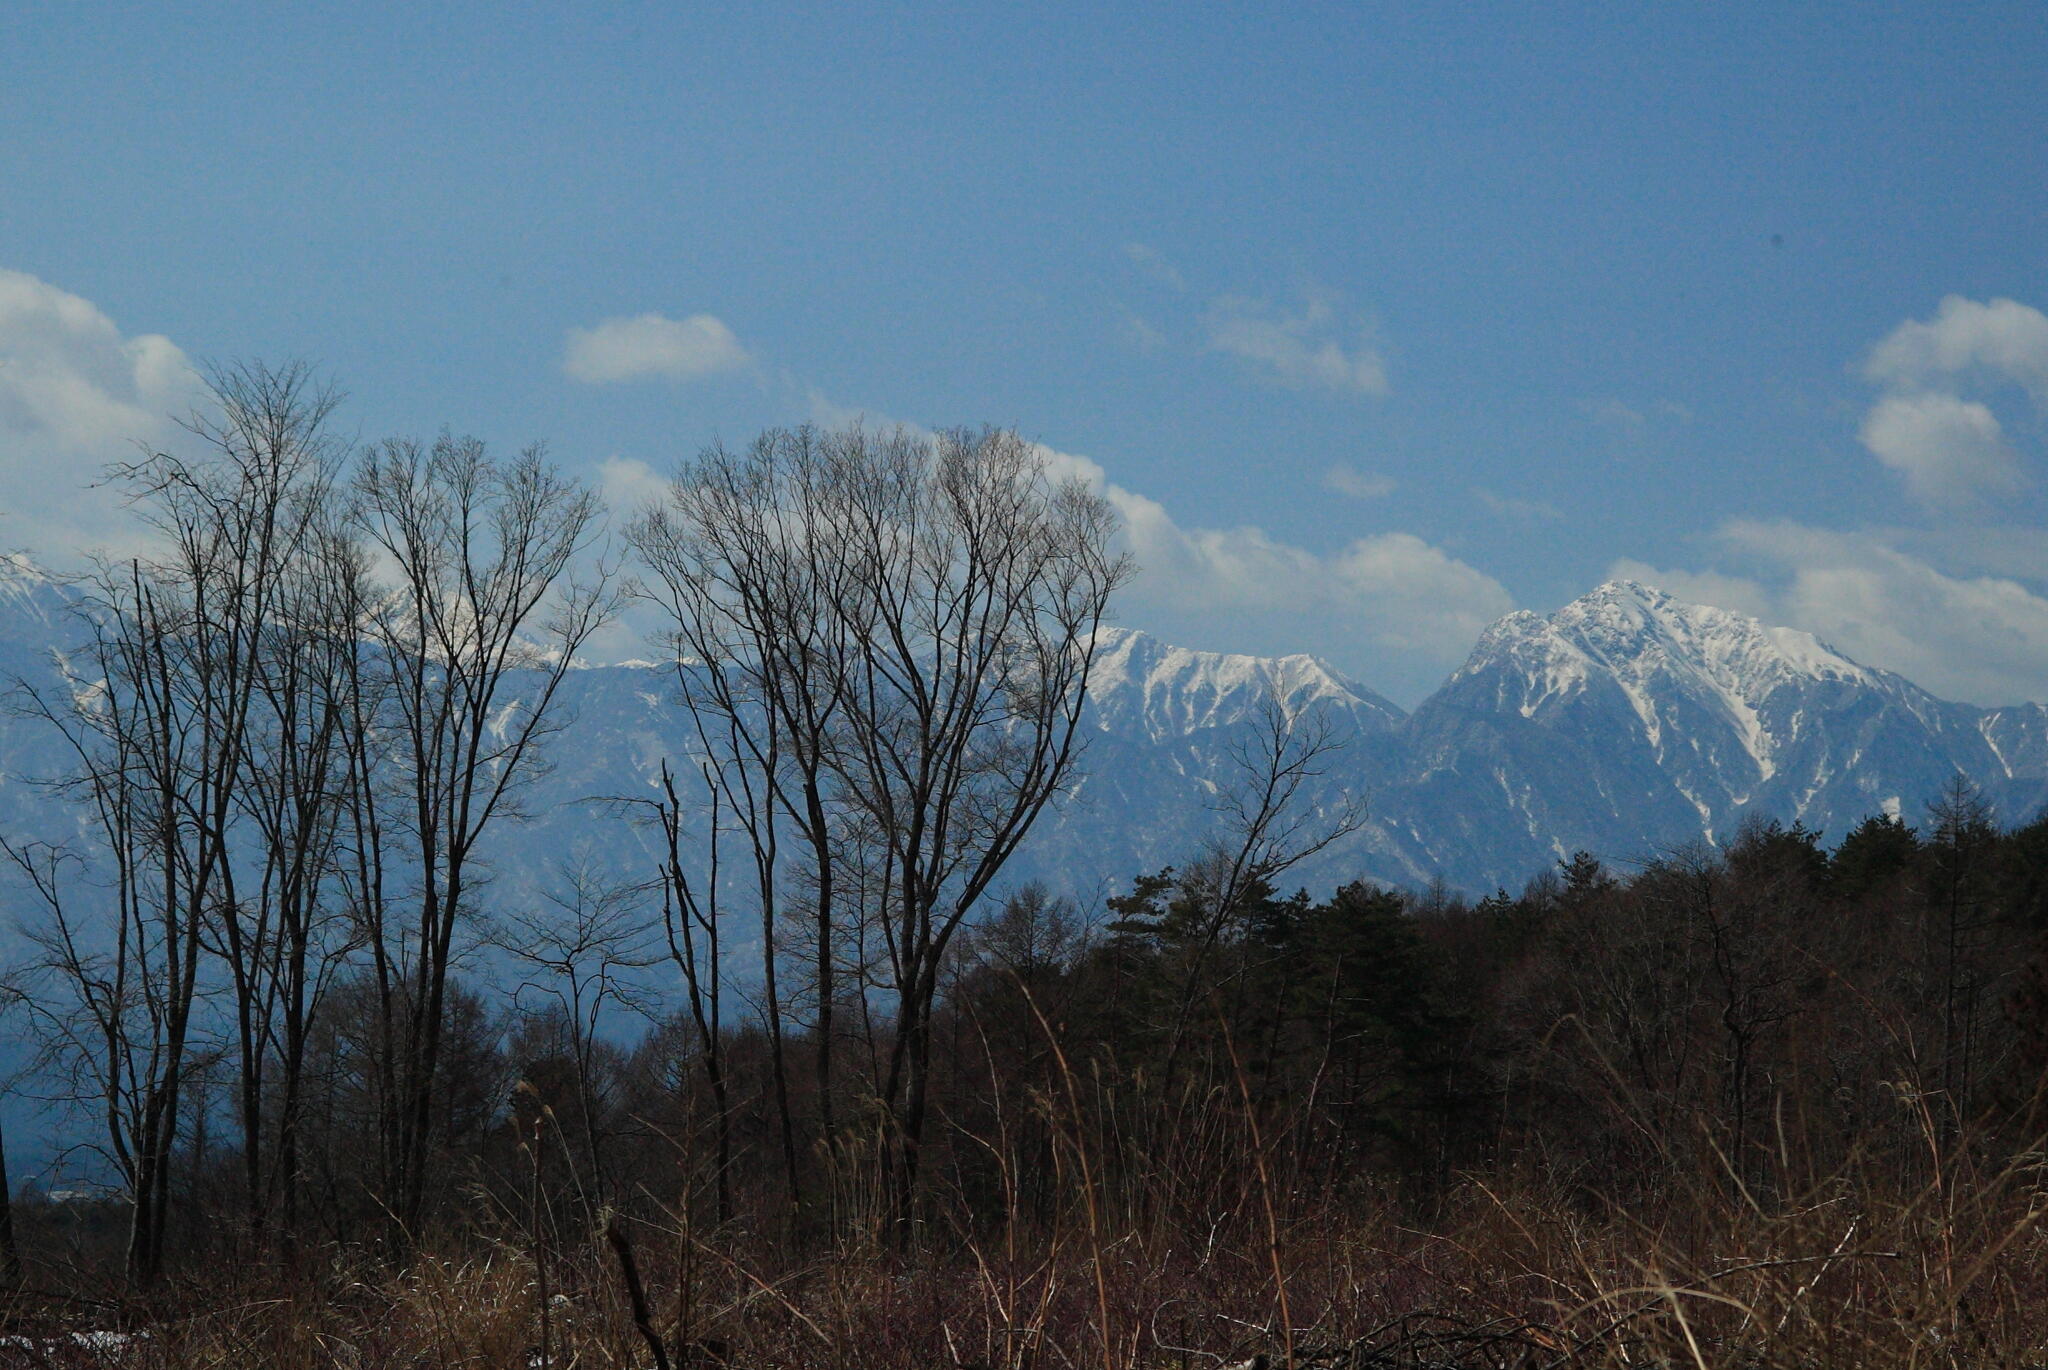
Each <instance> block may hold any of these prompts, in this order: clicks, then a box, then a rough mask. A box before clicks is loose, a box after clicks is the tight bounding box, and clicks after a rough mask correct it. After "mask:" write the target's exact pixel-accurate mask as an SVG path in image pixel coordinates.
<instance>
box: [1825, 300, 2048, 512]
mask: <svg viewBox="0 0 2048 1370" xmlns="http://www.w3.org/2000/svg"><path fill="white" fill-rule="evenodd" d="M1863 374H1864V376H1865V377H1866V378H1867V379H1869V380H1870V381H1872V382H1873V383H1875V384H1876V385H1878V386H1880V387H1881V389H1882V393H1881V394H1880V395H1879V397H1878V399H1877V401H1876V403H1875V404H1873V405H1872V406H1871V410H1870V413H1869V414H1868V415H1867V416H1866V417H1865V419H1864V421H1863V427H1862V432H1861V434H1860V436H1861V438H1862V441H1863V445H1864V446H1865V447H1867V448H1869V449H1870V452H1871V454H1872V455H1873V456H1875V457H1876V458H1877V459H1878V460H1879V461H1881V462H1883V463H1884V464H1885V465H1886V466H1888V467H1890V468H1891V469H1892V470H1894V471H1897V472H1899V473H1900V474H1901V475H1903V476H1904V477H1905V479H1906V488H1907V489H1908V490H1909V491H1910V492H1911V493H1912V494H1913V496H1914V497H1915V498H1916V499H1919V500H1921V501H1922V502H1924V503H1927V504H1931V505H1951V506H1964V505H1969V504H1972V503H1973V502H1975V501H1976V500H1978V499H1979V498H1981V497H1983V496H1986V495H2001V494H2012V493H2015V492H2017V491H2019V490H2021V489H2023V488H2025V486H2026V484H2027V482H2026V479H2025V476H2024V475H2023V473H2022V471H2021V467H2020V462H2019V457H2018V455H2017V454H2016V453H2015V452H2014V451H2013V449H2012V447H2011V446H2010V444H2008V442H2007V441H2006V436H2005V429H2004V427H2003V425H2002V424H2001V423H2000V421H1999V418H1998V415H1997V414H1996V413H1995V412H1993V410H1992V409H1991V407H1990V405H1989V404H1987V403H1985V402H1984V399H1983V398H1982V397H1974V398H1973V397H1968V396H1966V394H1965V389H1964V388H1965V386H1966V384H1973V385H1974V387H1975V388H1977V389H1980V390H1984V391H1985V393H1986V394H1989V393H1990V392H1991V391H1993V390H1995V389H1996V388H1997V387H1998V386H2000V385H2015V386H2018V387H2020V388H2021V389H2023V390H2025V391H2026V392H2027V393H2028V394H2029V395H2031V396H2032V397H2033V400H2034V403H2035V404H2036V405H2037V406H2048V315H2044V314H2042V313H2041V311H2040V310H2038V309H2035V308H2033V307H2031V306H2029V305H2024V304H2020V303H2019V302H2017V301H2015V300H2004V299H1999V300H1989V301H1984V302H1979V301H1976V300H1967V299H1964V298H1963V297H1961V296H1959V295H1950V296H1949V297H1948V298H1946V299H1944V300H1943V301H1942V302H1941V306H1940V308H1939V309H1937V310H1936V311H1935V316H1934V317H1933V318H1932V319H1928V320H1918V319H1909V320H1907V321H1906V322H1905V323H1902V324H1900V325H1899V326H1898V327H1897V328H1895V329H1893V330H1892V331H1891V332H1890V333H1889V334H1888V335H1886V336H1885V338H1884V339H1883V340H1882V341H1880V342H1879V343H1878V344H1877V346H1875V347H1873V348H1872V349H1871V351H1870V356H1869V357H1868V358H1866V359H1865V361H1864V364H1863Z"/></svg>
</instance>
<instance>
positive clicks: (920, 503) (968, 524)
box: [632, 426, 1128, 1218]
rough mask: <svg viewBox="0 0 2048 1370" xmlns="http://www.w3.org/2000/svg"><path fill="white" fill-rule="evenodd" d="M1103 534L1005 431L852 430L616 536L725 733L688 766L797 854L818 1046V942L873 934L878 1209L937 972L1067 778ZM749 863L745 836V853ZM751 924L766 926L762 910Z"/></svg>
mask: <svg viewBox="0 0 2048 1370" xmlns="http://www.w3.org/2000/svg"><path fill="white" fill-rule="evenodd" d="M1114 529H1115V519H1114V516H1113V514H1112V513H1111V511H1110V508H1109V506H1108V504H1107V502H1106V501H1104V500H1103V499H1102V498H1101V497H1100V496H1099V495H1097V494H1095V493H1093V492H1092V491H1090V490H1088V489H1087V488H1086V487H1085V486H1084V485H1083V484H1082V483H1080V482H1078V481H1061V480H1057V479H1055V478H1053V477H1052V476H1051V475H1050V474H1049V473H1048V471H1047V464H1046V458H1045V455H1044V453H1043V451H1042V449H1039V448H1036V447H1034V446H1033V445H1032V444H1030V443H1027V442H1025V441H1024V440H1023V439H1021V438H1019V437H1018V436H1017V435H1016V434H1015V433H1012V432H1008V431H1003V430H995V429H990V430H984V431H981V432H978V433H969V432H957V433H945V434H939V435H937V436H935V437H926V436H924V435H920V434H915V433H912V432H910V431H907V430H902V429H898V430H895V431H891V432H886V433H870V432H868V431H866V430H865V429H863V428H861V427H859V426H855V427H850V428H846V429H842V430H837V431H831V432H823V433H820V432H815V431H812V430H800V431H798V432H796V433H770V434H767V435H764V436H763V437H762V439H760V440H759V441H758V442H756V443H755V444H754V445H753V446H752V447H751V448H750V449H749V450H748V451H747V453H745V454H744V455H738V456H736V455H734V454H731V453H728V452H725V451H724V450H722V449H713V450H712V451H711V452H708V453H706V454H705V456H704V457H703V458H701V459H700V460H699V461H698V462H697V463H695V464H694V465H692V466H688V467H686V468H685V469H684V470H683V471H682V472H681V473H680V475H679V476H678V478H677V480H676V482H675V484H674V486H673V488H672V490H671V492H670V496H669V499H668V501H667V502H666V503H665V504H664V505H663V506H661V507H660V508H657V509H655V510H652V511H649V512H648V513H647V514H646V515H645V516H643V517H642V518H641V519H640V520H639V522H638V523H636V524H635V525H634V530H633V534H632V537H633V541H634V543H635V545H636V547H637V548H638V549H639V551H640V553H641V555H642V557H643V558H644V559H645V560H646V561H647V562H648V564H649V565H650V566H651V567H652V568H653V569H654V571H655V572H656V574H657V581H658V583H659V585H660V587H661V590H662V596H663V603H664V605H665V607H667V608H668V610H669V611H670V614H671V616H672V620H673V622H674V624H675V628H676V636H677V641H678V645H679V646H680V647H682V648H684V649H685V654H687V655H688V656H690V657H692V658H695V660H694V661H693V662H691V663H690V664H689V665H688V666H687V667H686V668H685V672H684V678H685V700H686V702H688V703H689V704H690V705H691V708H692V710H693V713H695V714H696V716H697V717H698V718H699V720H700V727H705V728H706V729H707V732H708V731H710V730H712V729H716V730H719V731H720V732H722V733H723V734H724V735H725V736H726V737H728V738H737V739H738V740H739V743H740V745H739V746H737V747H735V746H732V745H729V744H728V745H726V746H724V747H722V748H716V749H713V751H714V760H715V761H719V762H722V763H724V764H725V765H727V766H728V767H730V768H732V769H734V770H735V771H736V772H737V773H738V778H737V779H736V780H735V781H734V782H733V783H738V784H744V785H759V786H762V787H764V788H765V789H766V791H767V792H768V794H769V796H770V797H771V798H772V800H773V808H774V815H773V820H772V821H770V822H769V823H767V824H766V825H764V829H763V831H764V833H765V835H767V836H768V837H769V838H770V840H771V843H772V839H773V835H774V832H775V831H776V826H777V824H779V823H781V822H786V823H787V824H788V825H789V826H790V828H791V830H793V831H795V832H797V833H799V834H801V835H802V837H803V839H804V841H805V845H806V847H807V849H808V851H809V853H810V855H811V862H810V868H809V870H808V872H807V877H808V878H807V880H806V881H805V885H804V888H803V896H804V897H805V898H806V899H807V900H809V901H811V904H812V907H813V908H814V909H815V910H816V912H817V920H818V921H817V925H816V933H815V937H816V943H817V945H816V948H815V951H816V955H817V957H818V966H819V973H818V975H817V977H816V978H817V980H818V984H817V985H816V986H815V989H816V991H817V1002H818V1004H819V1009H818V1012H819V1017H820V1021H821V1026H822V1027H823V1028H824V1029H825V1030H826V1032H829V1021H830V1020H829V1014H830V1005H831V1003H832V1000H833V997H834V990H833V987H832V985H831V982H830V978H829V977H830V974H831V967H832V957H833V947H834V945H835V944H836V943H837V942H838V941H839V940H840V939H841V938H842V937H844V936H846V935H848V934H847V929H848V928H849V927H850V926H852V925H854V924H856V923H859V922H862V921H865V923H866V925H867V926H871V927H873V928H874V929H875V930H876V931H877V932H878V934H879V940H880V942H881V944H882V948H883V955H884V960H885V963H886V970H885V974H886V980H887V984H888V990H889V993H890V995H891V998H892V1008H893V1011H894V1012H893V1022H892V1024H891V1025H890V1044H889V1047H888V1051H887V1062H886V1065H885V1066H884V1067H883V1068H882V1071H881V1075H880V1078H879V1080H878V1082H877V1083H878V1093H879V1094H880V1096H881V1102H882V1103H883V1105H884V1106H885V1108H886V1109H887V1111H888V1115H889V1117H890V1118H891V1120H892V1124H893V1126H892V1131H893V1138H894V1146H893V1148H892V1161H891V1169H892V1176H891V1192H892V1195H893V1198H894V1202H895V1204H896V1206H897V1210H898V1216H899V1218H907V1216H908V1214H909V1207H910V1203H911V1199H912V1197H913V1195H914V1192H915V1186H916V1180H917V1170H918V1156H919V1147H920V1144H921V1141H922V1137H923V1133H924V1125H925V1118H926V1113H927V1107H928V1099H927V1090H928V1074H929V1064H930V1059H931V1009H932V1003H933V999H934V996H935V995H936V993H937V989H938V984H939V972H940V969H941V964H942V962H943V959H944V957H945V954H946V950H947V948H948V946H949V945H950V943H951V941H952V938H953V936H954V934H955V933H956V932H957V931H958V930H959V928H960V926H961V923H962V922H963V921H964V920H965V919H966V917H967V916H968V914H969V913H970V912H971V911H972V910H973V908H974V907H975V906H976V904H977V903H978V901H979V900H980V899H981V897H982V895H983V894H984V893H986V892H987V890H988V888H989V886H990V884H991V882H993V881H994V879H995V878H996V875H997V874H998V872H999V871H1000V870H1001V869H1002V867H1003V864H1004V863H1005V862H1006V861H1007V860H1008V859H1009V857H1010V856H1011V855H1012V854H1013V853H1014V852H1015V851H1016V849H1017V846H1018V844H1019V843H1021V842H1022V841H1023V839H1024V837H1025V835H1026V834H1027V833H1028V832H1029V831H1030V828H1031V826H1032V824H1033V822H1034V821H1035V820H1036V819H1037V817H1038V815H1039V814H1040V813H1041V812H1043V810H1044V808H1045V806H1046V805H1047V804H1048V803H1049V802H1050V801H1051V800H1052V798H1053V797H1054V796H1055V795H1056V794H1058V793H1059V792H1060V791H1061V790H1062V789H1063V788H1064V787H1065V785H1066V783H1067V782H1068V780H1069V779H1070V777H1071V773H1072V768H1073V765H1074V763H1075V760H1076V757H1077V755H1078V750H1079V749H1078V742H1079V724H1080V718H1081V708H1082V701H1083V698H1084V695H1085V692H1086V688H1087V682H1088V677H1089V672H1090V669H1091V667H1092V665H1093V661H1094V651H1095V637H1096V629H1097V627H1098V626H1099V624H1100V623H1101V620H1102V615H1103V613H1104V611H1105V610H1106V608H1107V605H1108V601H1109V597H1110V595H1111V593H1112V592H1113V591H1114V589H1115V588H1116V586H1117V585H1118V584H1119V583H1120V582H1121V581H1122V580H1123V579H1124V578H1125V576H1126V574H1127V572H1128V566H1127V563H1126V562H1125V561H1124V560H1123V559H1122V558H1120V557H1118V556H1117V555H1116V554H1115V553H1114V552H1113V551H1112V550H1111V548H1110V543H1111V538H1112V534H1113V532H1114ZM707 724H708V726H707ZM862 841H864V842H865V843H866V844H867V845H868V846H869V847H870V848H871V850H870V851H869V852H867V853H866V854H865V855H863V856H862V857H861V858H860V860H859V861H858V862H857V863H856V864H858V865H859V866H860V868H861V869H863V870H864V871H865V872H866V873H867V874H868V876H869V878H865V879H863V880H862V881H861V882H860V886H859V893H860V898H861V900H862V902H863V903H864V904H866V905H867V907H865V908H863V909H860V910H855V911H853V912H852V913H851V914H847V915H842V914H841V913H840V911H839V909H838V900H839V898H840V896H841V894H842V893H843V892H842V891H841V890H840V889H839V886H838V883H837V880H838V877H839V875H840V874H841V872H843V871H844V870H845V869H846V868H847V867H848V865H849V860H848V857H847V854H846V853H845V852H844V851H842V850H838V849H836V847H837V844H841V843H849V842H862ZM774 851H775V849H774V847H773V846H772V845H769V846H766V847H765V848H764V847H762V846H759V845H757V854H758V855H759V857H760V858H761V859H762V860H763V861H764V862H765V863H770V864H772V863H773V861H774V860H775V856H774ZM763 892H764V904H765V902H766V896H767V895H768V889H767V887H766V886H765V884H764V891H763ZM763 918H764V929H769V928H772V925H773V917H772V913H771V910H769V909H768V908H766V907H765V906H764V909H763ZM826 1032H821V1036H823V1035H826ZM828 1083H829V1082H828ZM828 1094H829V1090H828Z"/></svg>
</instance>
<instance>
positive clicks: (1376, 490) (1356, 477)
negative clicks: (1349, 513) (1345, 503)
mask: <svg viewBox="0 0 2048 1370" xmlns="http://www.w3.org/2000/svg"><path fill="white" fill-rule="evenodd" d="M1323 487H1324V488H1325V489H1327V490H1335V491H1336V492H1337V493H1338V494H1340V495H1349V496H1350V497H1351V498H1353V499H1381V498H1384V497H1385V496H1387V495H1391V494H1393V493H1394V490H1395V483H1394V478H1393V477H1392V476H1382V475H1377V474H1374V473H1373V472H1370V471H1361V470H1359V469H1358V468H1357V467H1355V466H1352V465H1350V464H1349V463H1347V462H1341V461H1340V462H1338V463H1336V464H1335V465H1334V466H1332V467H1331V468H1330V469H1329V470H1327V471H1325V472H1323Z"/></svg>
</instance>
